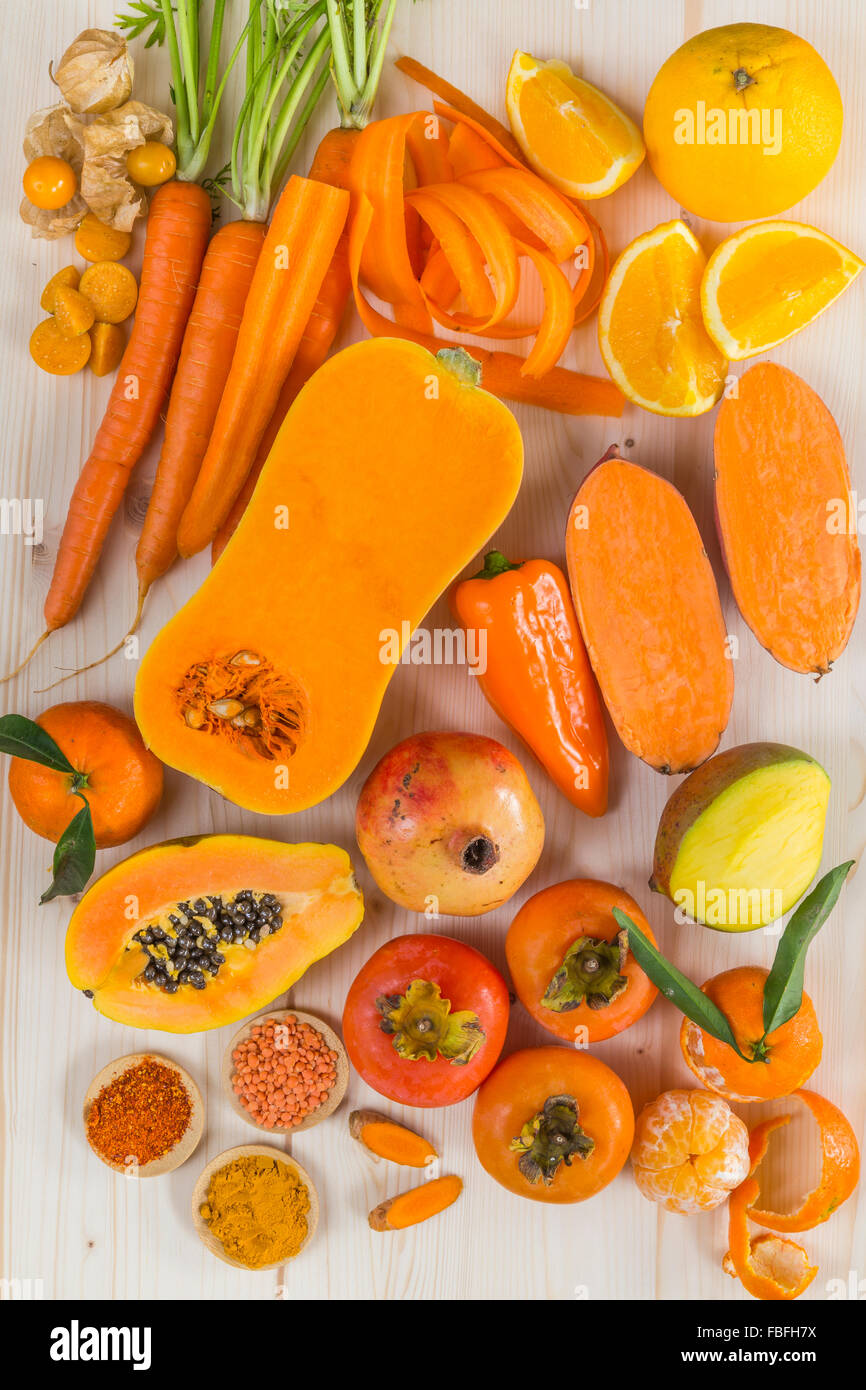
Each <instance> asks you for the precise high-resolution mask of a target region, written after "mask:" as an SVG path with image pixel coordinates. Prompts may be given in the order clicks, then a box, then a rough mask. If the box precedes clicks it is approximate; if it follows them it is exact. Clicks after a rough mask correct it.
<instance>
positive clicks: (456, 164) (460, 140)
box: [448, 121, 505, 179]
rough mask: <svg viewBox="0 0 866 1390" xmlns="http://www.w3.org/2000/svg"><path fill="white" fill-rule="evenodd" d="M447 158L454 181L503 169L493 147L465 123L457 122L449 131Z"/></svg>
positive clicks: (502, 161) (502, 163)
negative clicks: (470, 175) (484, 171)
mask: <svg viewBox="0 0 866 1390" xmlns="http://www.w3.org/2000/svg"><path fill="white" fill-rule="evenodd" d="M448 158H449V160H450V162H451V168H452V170H453V172H454V177H455V179H462V178H465V177H466V175H467V174H477V173H479V172H480V171H481V170H482V169H502V168H503V167H505V160H504V159H501V158H500V157H499V155H498V154H497V153H496V151H495V150H494V149H493V147H492V146H491V145H489V144H488V143H487V141H486V140H483V139H482V138H481V136H480V135H479V134H478V132H477V131H475V130H473V129H472V127H471V126H470V125H467V124H466V122H465V121H460V122H458V124H457V125H455V126H454V128H453V130H452V131H451V136H450V139H449V141H448Z"/></svg>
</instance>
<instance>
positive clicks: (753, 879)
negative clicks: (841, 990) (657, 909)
mask: <svg viewBox="0 0 866 1390" xmlns="http://www.w3.org/2000/svg"><path fill="white" fill-rule="evenodd" d="M829 797H830V778H829V777H828V775H827V773H826V772H825V771H824V769H823V767H821V765H820V763H818V762H816V761H815V759H814V758H812V757H810V756H809V754H808V753H803V752H801V751H800V750H799V749H798V748H788V747H786V745H784V744H781V743H744V744H741V745H740V747H738V748H729V749H727V750H726V751H725V752H724V753H718V754H716V756H715V757H713V758H710V759H709V761H708V762H706V763H704V764H703V765H702V766H701V767H699V768H697V769H696V770H695V771H694V772H692V773H691V774H690V775H689V776H688V777H686V779H685V781H683V782H681V783H680V785H679V787H677V790H676V791H675V792H674V794H673V796H672V797H671V798H670V800H669V801H668V803H667V805H666V806H665V808H664V810H663V812H662V816H661V820H660V821H659V828H658V833H657V835H656V843H655V854H654V860H653V872H652V878H651V879H650V887H651V888H652V889H653V890H654V891H655V892H656V893H664V894H665V895H666V896H667V897H669V898H670V899H671V900H672V901H673V902H675V903H676V904H677V907H678V908H679V909H680V910H681V911H682V912H683V913H685V914H686V915H687V916H688V917H690V918H692V919H693V920H694V921H696V922H701V923H703V925H704V926H707V927H713V928H715V929H716V930H718V931H736V932H739V931H753V930H754V929H755V928H756V927H763V926H766V925H767V924H768V923H769V922H773V921H775V920H776V919H777V918H778V917H782V916H783V915H784V914H785V913H786V912H788V911H789V909H790V908H792V907H793V906H794V904H795V903H796V902H797V901H798V900H799V899H800V898H801V897H802V895H803V894H804V893H805V891H806V889H807V888H808V887H809V884H810V883H811V882H812V880H813V878H814V877H815V875H816V873H817V872H818V866H819V864H820V862H821V851H822V848H823V843H824V823H825V820H826V817H827V802H828V800H829Z"/></svg>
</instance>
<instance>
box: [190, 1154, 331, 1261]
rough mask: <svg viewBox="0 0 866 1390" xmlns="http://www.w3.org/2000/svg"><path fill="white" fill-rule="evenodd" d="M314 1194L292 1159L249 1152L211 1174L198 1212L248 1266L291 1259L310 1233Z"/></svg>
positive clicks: (230, 1251)
mask: <svg viewBox="0 0 866 1390" xmlns="http://www.w3.org/2000/svg"><path fill="white" fill-rule="evenodd" d="M309 1210H310V1194H309V1192H308V1190H307V1187H306V1184H305V1183H304V1182H303V1181H302V1180H301V1178H300V1177H299V1176H298V1174H297V1173H296V1172H294V1170H293V1169H292V1168H290V1167H289V1166H288V1164H287V1163H281V1162H280V1160H279V1159H277V1158H266V1157H264V1155H262V1154H245V1155H243V1156H242V1157H239V1158H235V1159H233V1160H232V1161H231V1162H230V1163H227V1164H226V1165H225V1167H223V1168H219V1169H217V1171H216V1172H215V1173H213V1174H212V1176H211V1180H210V1184H209V1186H208V1190H207V1197H206V1200H205V1201H204V1203H203V1204H202V1206H201V1207H200V1208H199V1212H200V1215H201V1218H202V1220H203V1221H204V1222H205V1223H206V1224H207V1226H208V1227H209V1229H210V1230H211V1231H212V1233H213V1234H214V1235H215V1236H216V1238H217V1240H219V1241H220V1243H221V1244H222V1247H223V1249H224V1250H225V1252H226V1254H227V1255H229V1256H230V1257H231V1258H232V1259H233V1260H237V1261H238V1262H239V1263H240V1264H243V1265H246V1266H247V1268H248V1269H263V1268H265V1267H266V1266H267V1265H275V1264H281V1263H282V1262H283V1260H291V1259H292V1258H293V1257H294V1256H295V1255H297V1254H298V1251H299V1250H300V1249H301V1246H302V1245H303V1244H304V1241H305V1240H306V1237H307V1213H308V1212H309Z"/></svg>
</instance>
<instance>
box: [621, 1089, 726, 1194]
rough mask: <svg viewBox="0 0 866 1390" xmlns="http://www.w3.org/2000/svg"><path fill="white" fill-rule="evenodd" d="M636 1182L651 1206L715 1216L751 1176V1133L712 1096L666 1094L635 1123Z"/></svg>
mask: <svg viewBox="0 0 866 1390" xmlns="http://www.w3.org/2000/svg"><path fill="white" fill-rule="evenodd" d="M631 1161H632V1169H633V1171H634V1180H635V1182H636V1183H637V1185H638V1188H639V1190H640V1192H641V1193H642V1194H643V1196H644V1197H646V1198H647V1199H648V1200H649V1201H650V1202H658V1203H659V1205H660V1206H662V1207H664V1208H665V1209H666V1210H667V1211H676V1212H680V1213H681V1214H683V1215H690V1214H691V1213H693V1212H698V1211H712V1210H713V1208H714V1207H718V1206H721V1204H722V1202H724V1201H726V1200H727V1197H728V1196H729V1194H730V1193H731V1192H732V1191H733V1189H734V1188H735V1187H739V1185H740V1183H741V1182H743V1181H744V1180H745V1178H746V1177H747V1176H748V1172H749V1131H748V1129H747V1128H746V1126H745V1125H744V1124H743V1121H742V1120H741V1119H740V1118H739V1116H738V1115H735V1114H734V1112H733V1110H732V1109H731V1107H730V1106H729V1105H728V1103H727V1101H725V1100H723V1099H722V1097H721V1096H716V1095H712V1094H711V1093H710V1092H709V1091H684V1090H676V1091H663V1092H662V1094H661V1095H660V1096H657V1097H656V1099H655V1100H653V1101H650V1103H649V1104H648V1105H645V1106H644V1108H643V1110H642V1111H641V1113H640V1114H639V1115H638V1117H637V1121H636V1123H635V1133H634V1145H633V1146H632V1151H631Z"/></svg>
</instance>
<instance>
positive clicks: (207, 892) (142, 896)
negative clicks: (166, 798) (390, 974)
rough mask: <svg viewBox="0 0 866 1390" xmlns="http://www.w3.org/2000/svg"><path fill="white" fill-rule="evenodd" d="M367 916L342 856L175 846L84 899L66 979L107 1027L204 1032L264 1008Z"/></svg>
mask: <svg viewBox="0 0 866 1390" xmlns="http://www.w3.org/2000/svg"><path fill="white" fill-rule="evenodd" d="M363 915H364V900H363V898H362V896H361V892H360V889H359V888H358V885H357V883H356V881H355V875H354V872H353V870H352V864H351V861H350V859H349V856H348V855H347V854H346V851H345V850H343V849H339V848H338V847H337V846H336V845H319V844H297V845H293V844H284V843H282V842H281V841H278V840H265V839H259V838H257V837H254V836H251V835H202V836H198V837H192V838H189V839H183V840H170V841H168V842H166V843H165V844H161V845H152V846H151V847H150V848H149V849H144V850H140V851H139V853H138V854H133V855H132V856H131V857H130V858H129V859H126V860H124V861H123V862H122V863H120V864H117V865H115V867H114V868H113V869H110V870H109V872H108V873H107V874H104V875H103V877H102V878H100V879H99V880H97V882H96V883H95V884H94V885H93V887H92V888H91V889H90V890H89V891H88V892H87V893H86V894H85V895H84V897H83V898H82V900H81V902H80V903H79V904H78V907H77V908H76V909H75V912H74V913H73V914H72V920H71V922H70V923H69V930H68V932H67V935H66V969H67V973H68V975H69V978H70V980H71V982H72V984H73V985H74V986H75V988H76V989H80V990H82V991H83V992H84V994H86V995H87V996H88V997H90V998H92V999H93V1003H94V1006H95V1007H96V1009H97V1010H98V1011H99V1012H100V1013H101V1014H104V1015H105V1016H106V1018H111V1019H114V1020H115V1022H117V1023H124V1024H127V1025H129V1026H130V1027H133V1028H156V1029H161V1030H162V1031H164V1032H169V1033H198V1032H202V1031H204V1030H205V1029H208V1028H221V1027H222V1026H223V1024H226V1023H234V1022H235V1020H236V1019H239V1018H243V1017H244V1016H245V1015H246V1014H250V1013H254V1012H255V1011H256V1010H257V1009H261V1008H264V1007H265V1006H266V1005H267V1004H269V1003H270V1002H271V1000H272V999H275V998H276V996H277V995H278V994H283V993H284V992H285V991H286V990H287V989H290V988H291V986H292V985H293V984H295V982H296V981H297V980H299V979H300V977H301V976H302V975H303V974H304V972H305V971H306V970H308V969H309V967H310V966H311V965H313V964H314V963H315V962H316V961H317V960H321V959H322V958H323V957H324V956H327V955H329V954H330V952H331V951H334V950H336V949H337V947H338V946H341V945H342V944H343V942H344V941H347V940H348V939H349V937H350V936H351V935H352V933H353V932H354V931H356V930H357V928H358V927H359V926H360V923H361V920H362V918H363Z"/></svg>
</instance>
